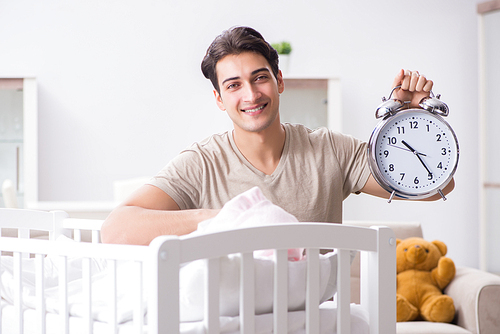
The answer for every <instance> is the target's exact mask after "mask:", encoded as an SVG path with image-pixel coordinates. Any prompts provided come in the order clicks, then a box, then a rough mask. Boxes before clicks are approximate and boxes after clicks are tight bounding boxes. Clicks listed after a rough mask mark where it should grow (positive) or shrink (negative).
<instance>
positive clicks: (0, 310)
mask: <svg viewBox="0 0 500 334" xmlns="http://www.w3.org/2000/svg"><path fill="white" fill-rule="evenodd" d="M0 236H2V229H1V228H0ZM1 255H2V252H0V268H2V256H1ZM0 291H2V280H1V279H0ZM1 319H3V316H2V306H1V305H0V320H1ZM0 334H2V324H1V323H0Z"/></svg>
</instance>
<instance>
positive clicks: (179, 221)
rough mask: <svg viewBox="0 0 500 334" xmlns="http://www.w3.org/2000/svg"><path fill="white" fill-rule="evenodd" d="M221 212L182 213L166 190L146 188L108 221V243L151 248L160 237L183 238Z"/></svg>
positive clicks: (104, 233)
mask: <svg viewBox="0 0 500 334" xmlns="http://www.w3.org/2000/svg"><path fill="white" fill-rule="evenodd" d="M218 212H219V210H205V209H198V210H180V209H179V206H178V205H177V203H176V202H175V201H174V200H173V199H172V198H171V197H170V196H169V195H167V194H166V193H165V192H164V191H163V190H161V189H159V188H157V187H155V186H152V185H144V186H142V187H141V188H139V189H138V190H137V191H136V192H135V193H133V194H132V195H131V196H130V197H129V198H128V199H127V200H125V202H123V203H122V204H120V205H119V206H118V207H116V208H115V209H114V210H113V211H112V212H111V213H110V215H109V216H108V217H107V218H106V220H105V221H104V224H103V225H102V228H101V239H102V242H104V243H116V244H135V245H149V243H150V242H151V241H152V240H153V239H154V238H156V237H157V236H160V235H183V234H188V233H191V232H193V231H195V230H196V229H197V227H198V223H200V222H202V221H203V220H206V219H209V218H212V217H214V216H215V215H217V213H218Z"/></svg>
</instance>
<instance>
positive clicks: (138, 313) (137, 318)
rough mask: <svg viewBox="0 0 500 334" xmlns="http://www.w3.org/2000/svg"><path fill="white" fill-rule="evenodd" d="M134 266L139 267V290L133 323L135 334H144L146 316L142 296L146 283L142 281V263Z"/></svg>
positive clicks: (137, 271) (137, 291) (136, 263)
mask: <svg viewBox="0 0 500 334" xmlns="http://www.w3.org/2000/svg"><path fill="white" fill-rule="evenodd" d="M134 265H135V266H136V267H137V270H136V273H137V275H138V277H137V285H138V286H137V290H136V299H137V300H136V302H135V303H134V304H135V305H134V310H133V312H134V314H133V321H134V329H135V333H142V327H143V325H144V314H143V312H142V310H143V307H144V305H143V296H142V289H143V285H144V282H143V281H142V262H135V263H134Z"/></svg>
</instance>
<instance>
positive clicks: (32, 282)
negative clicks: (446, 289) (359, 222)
mask: <svg viewBox="0 0 500 334" xmlns="http://www.w3.org/2000/svg"><path fill="white" fill-rule="evenodd" d="M101 224H102V221H96V220H85V219H71V218H68V215H67V214H66V213H64V212H61V211H57V212H50V213H49V212H41V211H31V210H19V209H0V228H1V229H2V230H3V229H5V228H10V229H16V230H18V236H19V238H12V237H1V238H0V250H1V251H2V254H3V256H2V258H1V262H0V265H1V268H2V276H1V278H2V279H1V281H0V283H1V284H2V286H0V291H1V292H2V297H3V299H2V307H1V308H0V319H1V320H2V323H1V326H0V327H1V331H0V333H8V334H10V333H72V334H73V333H150V334H151V333H180V332H183V333H197V332H200V333H221V332H232V333H234V332H239V333H258V332H259V333H260V332H262V333H271V332H272V333H291V332H294V333H320V332H321V333H326V332H328V333H333V332H335V330H336V332H337V333H351V329H352V328H351V326H352V317H353V315H352V313H353V309H354V308H356V310H357V311H356V312H361V313H359V314H362V315H364V316H365V321H366V323H367V324H366V327H367V328H369V331H368V332H369V333H372V334H373V333H380V334H392V333H395V332H396V304H395V300H396V294H395V291H396V288H395V286H396V279H395V278H396V275H395V273H396V258H395V247H396V246H395V237H394V234H393V232H392V230H390V229H389V228H384V227H382V228H380V227H373V228H363V227H353V226H343V225H338V224H325V223H293V224H280V225H273V226H265V227H253V228H244V229H236V230H231V231H225V232H218V233H212V234H206V235H197V236H191V235H188V236H182V237H176V236H162V237H158V238H156V239H155V240H154V241H153V242H152V243H151V244H150V245H149V246H131V245H108V244H100V243H98V241H99V230H100V226H101ZM32 230H37V231H46V232H48V233H49V240H37V239H30V238H29V236H30V231H32ZM82 231H85V233H90V234H91V235H92V242H91V243H90V242H81V233H82ZM89 231H90V232H89ZM61 236H67V237H72V238H73V239H74V240H75V241H76V242H72V241H71V242H70V241H68V240H66V239H65V237H61ZM61 239H63V241H61ZM294 248H305V249H306V254H307V255H306V260H304V261H303V262H304V268H306V269H305V275H306V280H305V297H304V298H305V300H304V305H305V307H303V308H299V309H294V310H290V309H289V299H290V295H289V288H292V286H290V287H289V286H288V285H289V282H290V281H291V277H289V270H291V269H290V268H291V267H290V265H291V264H290V262H289V261H288V249H294ZM332 248H334V249H336V250H337V253H336V254H337V255H336V257H337V258H336V261H337V268H336V277H335V278H336V289H337V294H336V296H335V302H332V301H325V302H324V303H321V302H322V300H321V298H322V291H320V289H323V288H322V286H323V285H324V284H323V283H321V282H320V280H321V278H320V276H321V275H323V274H322V273H323V271H322V270H323V269H322V268H323V263H325V260H324V258H322V256H323V255H319V249H332ZM263 249H274V250H275V251H274V258H273V259H271V261H272V263H273V268H274V269H273V271H272V275H273V276H272V279H271V281H272V282H270V283H269V284H270V286H271V287H272V289H271V290H270V291H272V293H271V294H272V296H271V297H272V298H271V297H270V298H271V305H272V306H271V307H272V309H271V310H270V312H268V313H265V314H256V311H255V310H256V309H257V307H258V306H257V304H259V303H260V300H259V298H262V296H261V297H256V295H258V292H259V289H261V288H262V286H261V285H259V284H260V283H259V282H260V281H259V282H258V279H257V278H256V275H257V274H256V273H257V271H259V270H261V269H260V268H257V262H256V261H257V259H256V260H255V261H254V253H253V252H254V251H255V250H263ZM353 250H355V251H361V261H362V262H361V280H362V283H361V304H360V305H350V302H349V300H350V255H351V251H353ZM230 254H233V255H234V254H238V255H237V259H238V261H237V263H238V265H239V270H241V271H240V274H239V282H238V285H239V292H238V294H239V296H238V297H239V298H238V299H239V302H238V303H239V304H238V306H239V307H238V310H237V314H236V316H234V315H233V316H227V315H224V314H222V315H221V314H220V310H221V309H222V307H221V306H220V305H221V303H222V302H223V300H224V302H225V299H227V298H226V297H227V296H225V295H224V293H225V292H224V293H223V292H221V291H222V290H220V289H221V285H222V283H220V284H219V282H220V281H221V275H224V272H223V270H222V268H223V267H224V266H225V265H226V263H227V257H228V255H230ZM196 260H203V261H204V265H203V268H205V271H204V272H206V275H205V279H204V283H203V291H204V292H203V295H204V296H203V297H204V298H202V299H203V300H204V301H203V305H201V306H200V307H201V308H202V310H203V311H202V313H203V315H202V319H200V320H199V321H185V319H184V320H183V315H182V314H181V313H182V310H181V307H180V305H181V304H182V303H183V300H184V298H185V297H184V296H183V295H182V294H183V292H182V291H183V286H184V285H185V284H184V282H183V281H182V279H183V278H182V277H185V276H182V274H181V273H182V270H185V269H183V268H187V266H186V263H199V262H200V261H197V262H192V261H196ZM103 263H105V267H106V269H105V270H103V271H102V272H100V273H99V275H101V276H99V277H102V279H103V282H104V281H105V282H106V283H107V284H108V283H109V284H108V285H106V288H104V289H102V286H101V285H98V283H100V281H99V280H98V279H97V278H96V276H95V275H94V274H95V273H96V266H97V267H98V266H99V265H102V264H103ZM123 263H124V264H123ZM11 264H12V266H10V265H11ZM75 264H78V266H80V267H78V279H74V277H73V270H74V266H75ZM298 265H299V264H297V266H298ZM300 265H301V264H300ZM320 267H321V268H320ZM6 268H7V269H6ZM54 268H57V273H58V274H57V282H56V283H54V282H53V280H54V277H55V276H50V275H49V276H50V277H49V278H47V271H50V270H55V269H54ZM124 268H127V270H125V269H124ZM224 268H225V267H224ZM11 269H12V270H11ZM27 269H30V270H31V269H32V270H33V272H29V273H28V274H27V273H26V272H27ZM130 269H131V270H130ZM333 269H335V268H333ZM10 270H11V271H10ZM332 272H334V271H332ZM44 273H45V274H44ZM80 273H81V274H80ZM104 273H105V274H104ZM250 273H253V274H250ZM123 274H125V276H126V277H122V276H123ZM180 274H181V276H180ZM120 275H121V276H120ZM180 277H181V278H180ZM321 277H322V276H321ZM129 281H132V282H133V283H130V284H129V283H127V284H128V285H127V284H125V283H124V282H129ZM51 284H52V287H51V288H48V286H49V285H51ZM124 284H125V287H124V286H123V285H124ZM27 286H29V287H30V288H32V290H30V289H28V288H27ZM75 289H76V290H78V295H75V297H73V293H74V292H75ZM102 291H105V292H106V293H102ZM53 297H54V298H53ZM56 297H57V298H56ZM76 297H78V298H77V299H78V300H76ZM264 297H265V296H264ZM323 297H324V296H323ZM75 300H76V301H75ZM103 305H104V306H103ZM125 306H127V307H125ZM125 308H126V309H125ZM97 310H100V311H99V312H100V313H99V312H98V311H97ZM103 310H105V311H103ZM146 310H147V311H146ZM96 314H97V315H96ZM124 314H127V317H126V319H127V320H126V321H124ZM184 318H185V317H184ZM293 319H298V320H297V321H295V320H293ZM292 320H293V321H292ZM328 324H329V325H328ZM266 326H267V327H266ZM332 327H333V328H332ZM297 328H299V329H297ZM353 332H355V331H354V329H353Z"/></svg>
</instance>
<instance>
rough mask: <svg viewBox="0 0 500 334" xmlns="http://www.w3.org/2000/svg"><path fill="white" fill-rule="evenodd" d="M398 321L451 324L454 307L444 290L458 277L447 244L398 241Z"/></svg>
mask: <svg viewBox="0 0 500 334" xmlns="http://www.w3.org/2000/svg"><path fill="white" fill-rule="evenodd" d="M396 245H397V246H396V265H397V291H396V303H397V304H396V307H397V321H411V320H421V319H423V320H427V321H433V322H451V321H452V320H453V318H454V316H455V306H454V305H453V299H452V298H451V297H450V296H447V295H444V294H443V292H442V291H443V289H444V288H445V287H446V286H447V285H448V284H449V283H450V282H451V280H452V279H453V278H454V277H455V264H454V263H453V260H451V259H450V258H447V257H445V256H444V255H446V253H447V251H448V249H447V247H446V245H445V243H444V242H442V241H439V240H435V241H432V242H429V241H426V240H424V239H422V238H407V239H404V240H401V239H397V240H396Z"/></svg>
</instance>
